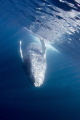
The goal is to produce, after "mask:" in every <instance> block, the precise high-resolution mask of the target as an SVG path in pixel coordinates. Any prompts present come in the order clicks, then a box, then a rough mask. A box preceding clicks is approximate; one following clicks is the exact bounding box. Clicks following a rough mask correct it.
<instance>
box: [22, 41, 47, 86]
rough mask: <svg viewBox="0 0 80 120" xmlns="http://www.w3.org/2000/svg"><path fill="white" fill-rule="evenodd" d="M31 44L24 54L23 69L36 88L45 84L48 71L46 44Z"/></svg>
mask: <svg viewBox="0 0 80 120" xmlns="http://www.w3.org/2000/svg"><path fill="white" fill-rule="evenodd" d="M41 44H42V45H40V44H38V43H35V42H34V43H30V45H29V46H28V47H27V48H26V50H25V52H24V53H23V67H24V70H25V73H26V75H27V76H28V78H29V80H30V81H31V82H32V83H33V84H34V86H36V87H39V86H41V85H42V84H43V81H44V78H45V71H46V54H45V44H44V42H41Z"/></svg>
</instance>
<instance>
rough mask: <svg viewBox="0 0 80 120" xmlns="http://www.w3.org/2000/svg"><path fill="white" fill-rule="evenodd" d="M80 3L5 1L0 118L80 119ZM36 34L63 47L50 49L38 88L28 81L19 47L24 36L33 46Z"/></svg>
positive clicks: (0, 9)
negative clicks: (43, 75)
mask: <svg viewBox="0 0 80 120" xmlns="http://www.w3.org/2000/svg"><path fill="white" fill-rule="evenodd" d="M79 5H80V4H79V3H78V2H75V1H74V0H73V2H72V1H71V0H70V1H69V0H64V2H60V1H58V0H54V1H53V0H38V1H37V0H32V1H29V0H20V1H18V0H16V1H13V0H7V1H3V0H1V1H0V120H80V67H79V66H80V24H79V23H80V7H79ZM41 16H42V17H41ZM27 29H28V30H27ZM37 37H38V38H42V39H43V40H44V41H45V42H49V43H51V45H52V46H53V47H55V48H56V49H57V50H58V51H59V52H57V51H55V50H53V49H49V50H48V51H47V70H46V75H45V80H44V84H43V85H42V86H41V87H39V88H36V87H34V86H33V85H32V84H31V83H30V81H29V80H28V78H27V76H26V74H25V72H24V69H23V65H22V59H21V56H20V49H19V48H20V46H19V42H20V40H22V42H23V43H24V44H25V45H24V46H28V44H29V43H30V42H33V41H35V39H37Z"/></svg>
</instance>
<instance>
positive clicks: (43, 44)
mask: <svg viewBox="0 0 80 120" xmlns="http://www.w3.org/2000/svg"><path fill="white" fill-rule="evenodd" d="M40 41H41V45H42V53H43V55H45V51H46V47H45V42H44V41H43V40H40Z"/></svg>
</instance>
